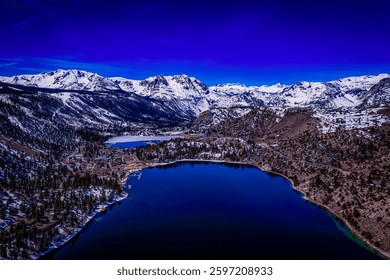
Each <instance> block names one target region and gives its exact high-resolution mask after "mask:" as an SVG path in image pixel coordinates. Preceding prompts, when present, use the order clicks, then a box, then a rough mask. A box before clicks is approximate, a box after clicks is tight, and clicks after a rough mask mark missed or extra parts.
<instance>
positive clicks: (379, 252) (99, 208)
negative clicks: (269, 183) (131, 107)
mask: <svg viewBox="0 0 390 280" xmlns="http://www.w3.org/2000/svg"><path fill="white" fill-rule="evenodd" d="M179 162H199V163H200V162H207V163H227V164H241V165H248V166H252V167H255V168H257V169H259V170H260V171H262V172H266V173H270V174H274V175H277V176H281V177H283V178H284V179H286V180H288V181H289V182H290V184H291V187H292V189H293V190H295V191H297V192H299V193H300V194H301V195H302V198H303V199H305V200H307V201H309V202H310V203H312V204H314V205H317V206H318V207H320V208H321V209H323V210H325V211H327V212H328V213H329V214H331V215H333V216H334V217H335V218H337V219H338V220H340V221H341V222H342V224H343V225H344V226H345V227H346V229H347V230H348V231H350V232H351V233H352V236H356V237H357V238H358V239H360V241H362V243H363V244H365V245H366V246H368V247H369V248H370V249H372V250H373V251H374V252H375V254H377V255H379V256H380V257H382V258H384V259H390V253H388V252H385V251H383V250H381V249H379V248H377V247H376V246H374V245H372V244H371V243H370V242H369V241H368V240H366V239H365V238H364V237H362V236H360V234H359V233H358V232H356V230H355V229H353V228H352V227H351V225H350V224H349V223H348V221H346V220H345V219H343V218H342V217H340V216H339V215H337V214H335V213H333V211H332V210H331V209H330V208H328V207H327V206H325V205H323V204H322V203H319V202H316V201H314V200H312V199H311V198H309V197H308V196H307V195H306V193H305V192H304V191H303V190H300V189H299V188H298V187H299V186H295V185H294V183H293V181H292V180H291V179H290V178H288V177H286V176H285V175H283V174H280V173H278V172H274V171H269V170H264V169H262V168H261V167H260V166H258V165H257V164H255V163H248V162H240V161H238V162H234V161H226V160H206V159H179V160H174V161H170V162H156V163H147V162H143V164H142V165H141V167H138V168H135V169H129V170H127V171H128V174H127V177H126V178H125V179H123V180H121V183H122V184H123V191H124V194H123V195H121V196H120V197H118V199H116V200H113V201H110V202H106V203H104V204H102V205H98V206H97V209H96V210H95V211H93V212H92V213H91V214H90V215H89V216H88V217H87V219H86V220H85V221H84V222H83V223H82V225H81V226H79V227H77V228H76V229H75V230H74V231H72V233H71V234H70V235H68V236H66V237H65V238H64V239H63V240H62V241H60V242H59V244H56V245H55V246H54V247H51V248H49V249H48V250H46V251H44V252H42V253H39V254H36V255H34V256H32V257H30V258H29V259H34V260H35V259H38V258H40V257H42V256H44V255H46V254H48V253H50V252H52V251H54V250H56V249H58V248H60V247H61V246H63V245H65V244H66V243H68V242H69V241H71V240H72V239H73V238H74V237H75V236H76V235H77V234H78V233H80V232H81V231H82V230H83V229H84V228H85V226H86V225H87V224H88V223H89V222H90V221H91V220H92V219H94V218H95V216H96V215H97V214H99V213H101V212H102V211H104V210H106V209H107V207H108V206H110V205H112V204H115V203H117V202H119V201H122V200H123V199H125V198H126V197H127V196H128V193H127V192H126V191H125V187H126V181H127V178H128V177H129V176H130V175H131V174H132V173H134V172H136V171H140V170H142V169H146V168H153V167H158V166H165V165H170V164H175V163H179ZM130 187H131V186H130Z"/></svg>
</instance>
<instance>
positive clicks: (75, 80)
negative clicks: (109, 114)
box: [0, 69, 120, 91]
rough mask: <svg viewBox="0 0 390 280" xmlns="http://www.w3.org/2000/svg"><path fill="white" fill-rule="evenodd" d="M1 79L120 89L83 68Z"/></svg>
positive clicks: (41, 85) (51, 85)
mask: <svg viewBox="0 0 390 280" xmlns="http://www.w3.org/2000/svg"><path fill="white" fill-rule="evenodd" d="M0 81H2V82H4V83H8V84H15V85H23V86H29V87H39V88H51V89H63V90H86V91H110V90H118V89H120V88H119V86H118V85H117V84H116V83H115V82H113V81H112V80H110V79H108V78H105V77H102V76H100V75H98V74H94V73H90V72H86V71H81V70H62V69H59V70H56V71H52V72H44V73H41V74H37V75H17V76H12V77H0Z"/></svg>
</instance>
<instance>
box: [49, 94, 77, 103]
mask: <svg viewBox="0 0 390 280" xmlns="http://www.w3.org/2000/svg"><path fill="white" fill-rule="evenodd" d="M52 95H53V96H55V97H57V98H58V99H61V100H62V102H63V103H67V101H68V100H69V99H70V98H71V96H72V93H71V92H60V93H53V94H52Z"/></svg>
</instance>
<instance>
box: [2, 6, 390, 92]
mask: <svg viewBox="0 0 390 280" xmlns="http://www.w3.org/2000/svg"><path fill="white" fill-rule="evenodd" d="M231 2H232V1H211V0H209V1H204V2H203V1H147V0H143V1H124V0H104V1H96V0H95V1H85V0H77V1H73V0H71V1H62V0H61V1H57V0H42V1H33V0H30V1H27V0H26V1H21V0H1V1H0V38H1V40H0V75H14V74H21V73H39V72H42V71H51V70H54V69H58V68H62V69H73V68H77V69H82V70H87V71H91V72H96V73H99V74H101V75H104V76H123V77H127V78H134V79H144V78H146V77H148V76H152V75H157V74H165V75H171V74H180V73H185V74H188V75H191V76H195V77H197V78H199V79H200V80H202V81H203V82H205V83H207V84H209V85H211V84H215V83H224V82H241V83H246V84H248V85H253V84H272V83H276V82H282V83H287V84H289V83H293V82H295V81H299V80H308V81H326V80H331V79H334V78H339V77H344V76H349V75H361V74H377V73H383V72H390V3H389V2H390V1H386V0H339V1H325V0H318V1H316V0H299V1H287V0H269V1H244V0H240V1H236V2H235V3H231Z"/></svg>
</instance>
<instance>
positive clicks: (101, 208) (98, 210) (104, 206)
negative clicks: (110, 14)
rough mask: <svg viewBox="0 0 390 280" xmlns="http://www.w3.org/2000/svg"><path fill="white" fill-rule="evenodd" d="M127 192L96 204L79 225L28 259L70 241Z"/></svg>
mask: <svg viewBox="0 0 390 280" xmlns="http://www.w3.org/2000/svg"><path fill="white" fill-rule="evenodd" d="M123 190H124V187H123ZM128 195H129V194H128V193H127V192H124V193H123V194H122V195H120V196H119V197H118V198H116V199H114V200H112V201H108V202H105V203H102V204H99V205H97V206H96V209H95V210H94V211H92V212H91V213H90V214H89V215H88V216H87V217H86V219H85V220H84V221H82V222H81V225H79V226H78V227H77V228H75V229H74V230H72V231H71V233H70V234H69V235H67V236H65V237H64V238H63V239H62V240H60V241H58V242H56V244H55V245H54V246H52V247H50V248H48V249H47V250H46V251H44V252H41V253H38V254H35V255H32V256H30V257H29V258H28V259H29V260H37V259H39V258H40V257H43V256H44V255H47V254H49V253H50V252H53V251H54V250H56V249H58V248H60V247H62V246H64V245H65V244H66V243H68V242H69V241H71V240H72V239H73V238H74V237H75V236H76V235H77V234H79V233H80V232H81V231H82V230H83V229H84V228H85V227H86V225H87V224H88V223H89V222H90V221H91V220H93V219H94V218H95V217H96V215H97V214H99V213H101V212H103V211H105V210H107V208H108V207H109V206H110V205H112V204H115V203H118V202H119V201H122V200H123V199H125V198H126V197H128Z"/></svg>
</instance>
